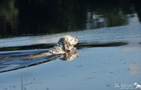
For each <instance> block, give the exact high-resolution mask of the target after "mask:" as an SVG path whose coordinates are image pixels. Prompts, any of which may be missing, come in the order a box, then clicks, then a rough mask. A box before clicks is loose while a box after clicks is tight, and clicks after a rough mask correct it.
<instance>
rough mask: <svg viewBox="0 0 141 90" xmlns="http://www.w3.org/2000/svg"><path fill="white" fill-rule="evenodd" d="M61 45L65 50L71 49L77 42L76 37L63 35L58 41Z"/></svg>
mask: <svg viewBox="0 0 141 90" xmlns="http://www.w3.org/2000/svg"><path fill="white" fill-rule="evenodd" d="M58 43H60V44H62V45H63V48H64V50H65V51H71V50H73V49H74V46H75V45H76V44H77V43H78V39H77V37H71V36H69V35H66V36H63V37H62V38H61V39H60V40H59V42H58Z"/></svg>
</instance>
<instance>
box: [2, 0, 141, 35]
mask: <svg viewBox="0 0 141 90" xmlns="http://www.w3.org/2000/svg"><path fill="white" fill-rule="evenodd" d="M25 5H26V7H25ZM0 11H1V12H0V29H1V30H0V36H1V37H4V36H12V35H25V34H26V35H27V34H46V33H57V32H67V31H74V30H84V29H94V28H101V27H112V26H123V25H127V24H128V22H129V20H128V18H130V17H134V16H133V14H134V13H135V12H136V13H137V14H138V17H139V20H140V18H141V13H140V11H141V6H140V4H139V1H138V0H128V1H127V0H114V1H110V0H100V1H99V0H94V1H92V0H87V1H84V0H83V1H79V0H68V1H62V0H54V1H48V0H1V1H0Z"/></svg>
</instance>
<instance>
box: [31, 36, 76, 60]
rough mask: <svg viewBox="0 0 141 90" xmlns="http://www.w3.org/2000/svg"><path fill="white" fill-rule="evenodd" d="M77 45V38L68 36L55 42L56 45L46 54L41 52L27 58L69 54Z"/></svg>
mask: <svg viewBox="0 0 141 90" xmlns="http://www.w3.org/2000/svg"><path fill="white" fill-rule="evenodd" d="M77 43H78V39H77V37H71V36H70V35H66V36H63V37H62V38H60V40H59V41H58V42H57V44H56V45H55V46H54V47H53V48H51V49H50V50H49V51H47V52H43V53H40V54H37V55H30V56H29V58H40V57H44V56H50V55H56V54H64V53H66V52H71V51H73V50H74V49H75V48H74V46H75V45H76V44H77Z"/></svg>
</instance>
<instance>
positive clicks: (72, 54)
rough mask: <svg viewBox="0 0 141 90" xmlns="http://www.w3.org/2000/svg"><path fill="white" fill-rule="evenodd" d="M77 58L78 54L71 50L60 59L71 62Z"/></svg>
mask: <svg viewBox="0 0 141 90" xmlns="http://www.w3.org/2000/svg"><path fill="white" fill-rule="evenodd" d="M78 57H79V54H78V53H77V51H76V50H73V51H71V52H67V53H65V54H63V55H62V56H61V58H60V59H61V60H63V61H72V60H74V59H75V58H78Z"/></svg>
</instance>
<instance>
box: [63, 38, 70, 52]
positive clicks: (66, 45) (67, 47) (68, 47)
mask: <svg viewBox="0 0 141 90" xmlns="http://www.w3.org/2000/svg"><path fill="white" fill-rule="evenodd" d="M63 46H64V50H65V51H69V50H70V43H69V42H68V40H67V39H66V38H64V42H63Z"/></svg>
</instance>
